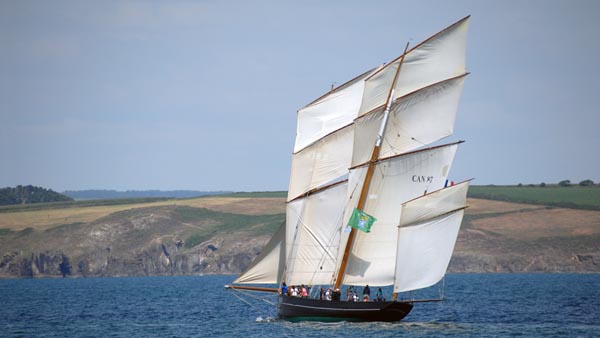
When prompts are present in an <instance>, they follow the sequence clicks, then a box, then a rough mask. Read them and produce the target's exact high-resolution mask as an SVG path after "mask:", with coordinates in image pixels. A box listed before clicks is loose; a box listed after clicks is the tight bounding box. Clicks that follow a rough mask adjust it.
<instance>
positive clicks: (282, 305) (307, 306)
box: [277, 296, 413, 322]
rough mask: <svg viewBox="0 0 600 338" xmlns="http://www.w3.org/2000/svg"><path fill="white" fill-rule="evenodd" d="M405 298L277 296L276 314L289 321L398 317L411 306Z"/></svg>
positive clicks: (362, 319)
mask: <svg viewBox="0 0 600 338" xmlns="http://www.w3.org/2000/svg"><path fill="white" fill-rule="evenodd" d="M412 308H413V304H412V303H405V302H342V301H323V300H318V299H309V298H298V297H290V296H279V302H278V305H277V309H278V312H279V318H282V319H286V320H290V321H302V320H314V321H343V320H345V321H363V322H364V321H368V322H395V321H399V320H401V319H402V318H404V317H406V315H407V314H408V313H409V312H410V310H412Z"/></svg>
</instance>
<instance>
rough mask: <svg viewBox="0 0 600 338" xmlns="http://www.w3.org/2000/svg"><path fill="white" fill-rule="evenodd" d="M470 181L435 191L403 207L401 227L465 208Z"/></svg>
mask: <svg viewBox="0 0 600 338" xmlns="http://www.w3.org/2000/svg"><path fill="white" fill-rule="evenodd" d="M469 183H470V181H465V182H461V183H458V184H456V185H453V186H450V187H447V188H444V189H441V190H438V191H434V192H432V193H429V194H427V195H425V196H421V197H418V198H415V199H414V200H410V201H408V202H406V203H404V204H403V205H402V217H401V218H400V226H408V225H411V224H413V223H418V222H422V221H425V220H428V219H431V218H435V217H437V216H440V215H443V214H446V213H449V212H451V211H454V210H457V209H460V208H462V207H464V206H465V201H466V199H467V190H468V189H469Z"/></svg>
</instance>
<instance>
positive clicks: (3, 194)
mask: <svg viewBox="0 0 600 338" xmlns="http://www.w3.org/2000/svg"><path fill="white" fill-rule="evenodd" d="M72 200H73V199H72V198H71V197H68V196H65V195H62V194H59V193H57V192H55V191H52V190H51V189H44V188H42V187H35V186H32V185H25V186H23V185H18V186H16V187H14V188H11V187H6V188H1V189H0V205H15V204H30V203H48V202H65V201H72Z"/></svg>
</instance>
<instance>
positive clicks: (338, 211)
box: [284, 181, 348, 285]
mask: <svg viewBox="0 0 600 338" xmlns="http://www.w3.org/2000/svg"><path fill="white" fill-rule="evenodd" d="M347 188H348V182H347V181H345V182H339V183H337V184H335V185H332V186H331V187H329V188H327V189H324V190H322V191H319V192H317V193H314V194H311V195H309V196H307V197H304V198H298V199H296V200H294V201H291V202H289V203H288V204H287V212H286V223H287V239H286V243H287V245H286V247H287V251H288V257H289V258H288V261H287V269H286V272H285V276H284V279H285V282H286V283H287V284H288V285H295V284H310V285H315V284H329V283H330V282H331V279H332V276H333V274H334V272H335V268H336V258H337V255H338V250H339V242H340V234H341V229H342V224H343V216H344V207H345V197H346V190H347Z"/></svg>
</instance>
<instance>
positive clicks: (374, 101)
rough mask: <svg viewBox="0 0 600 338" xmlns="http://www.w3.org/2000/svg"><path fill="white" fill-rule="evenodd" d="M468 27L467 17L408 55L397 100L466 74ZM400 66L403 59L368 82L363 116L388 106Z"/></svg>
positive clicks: (362, 110) (394, 62) (400, 78)
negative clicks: (387, 101) (394, 79)
mask: <svg viewBox="0 0 600 338" xmlns="http://www.w3.org/2000/svg"><path fill="white" fill-rule="evenodd" d="M468 27H469V17H466V18H464V19H462V20H460V21H458V22H457V23H455V24H453V25H452V26H450V27H448V28H446V29H444V30H443V31H441V32H439V33H437V34H436V35H434V36H432V37H431V38H429V39H427V40H425V41H424V42H422V43H421V44H419V45H417V46H416V47H414V48H413V49H411V50H410V51H408V52H407V53H406V56H405V57H404V61H403V63H402V68H401V70H400V72H401V74H402V75H401V76H400V77H399V78H398V81H397V82H396V86H395V88H394V90H395V97H401V96H404V95H405V94H407V93H410V92H413V91H415V90H416V89H419V88H423V87H426V86H428V85H430V84H432V83H436V82H439V81H441V80H445V79H449V78H453V77H456V76H459V75H462V74H464V73H465V72H466V65H465V63H466V48H467V29H468ZM399 63H400V58H398V59H396V60H394V61H392V62H391V63H389V64H388V65H386V66H385V67H384V68H383V69H381V70H379V71H378V72H377V73H375V74H374V75H372V76H371V77H370V78H368V79H367V80H366V84H365V89H364V94H363V100H362V105H361V108H360V112H359V115H363V114H365V113H367V112H369V111H371V110H373V109H375V108H377V107H379V106H381V105H383V104H385V100H386V98H387V95H388V93H389V91H390V87H391V86H392V81H393V78H394V74H395V73H396V69H397V68H398V64H399Z"/></svg>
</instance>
